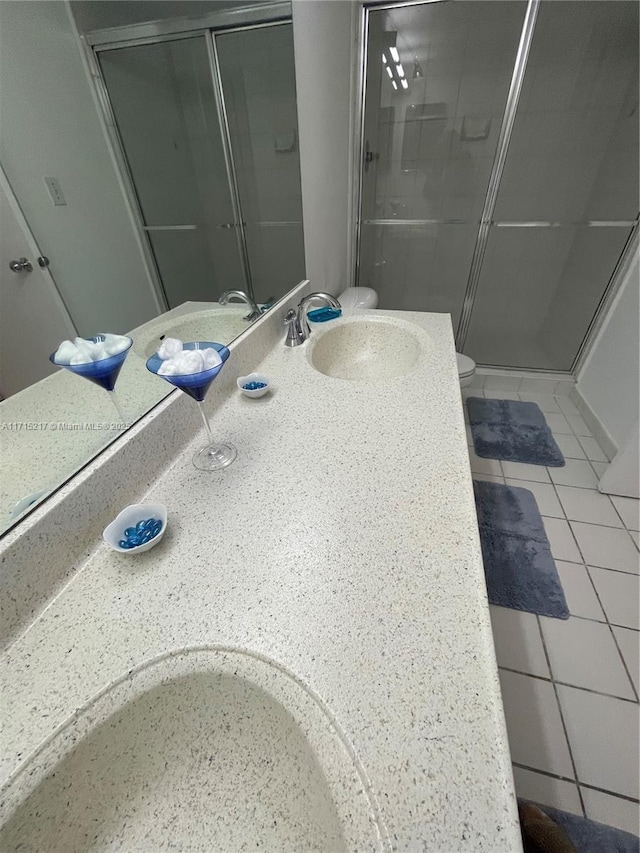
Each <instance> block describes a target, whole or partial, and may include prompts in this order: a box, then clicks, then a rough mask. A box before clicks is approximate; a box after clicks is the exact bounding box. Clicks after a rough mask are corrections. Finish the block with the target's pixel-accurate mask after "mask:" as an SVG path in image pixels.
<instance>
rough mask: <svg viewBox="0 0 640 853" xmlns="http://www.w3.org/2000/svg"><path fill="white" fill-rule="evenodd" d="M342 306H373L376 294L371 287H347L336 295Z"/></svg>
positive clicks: (376, 302)
mask: <svg viewBox="0 0 640 853" xmlns="http://www.w3.org/2000/svg"><path fill="white" fill-rule="evenodd" d="M338 301H339V302H340V305H342V307H343V308H375V307H376V306H377V304H378V294H377V293H376V291H375V290H374V289H373V288H372V287H347V289H346V290H343V291H342V293H340V294H339V295H338Z"/></svg>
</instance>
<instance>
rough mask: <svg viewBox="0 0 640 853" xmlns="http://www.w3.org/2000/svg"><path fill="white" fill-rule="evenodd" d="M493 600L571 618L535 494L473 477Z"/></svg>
mask: <svg viewBox="0 0 640 853" xmlns="http://www.w3.org/2000/svg"><path fill="white" fill-rule="evenodd" d="M473 488H474V492H475V496H476V509H477V511H478V525H479V527H480V543H481V545H482V559H483V561H484V573H485V577H486V581H487V593H488V596H489V601H490V602H491V604H498V605H500V606H501V607H511V608H512V609H513V610H526V611H527V612H528V613H538V614H539V615H540V616H555V617H556V618H557V619H568V618H569V608H568V607H567V601H566V599H565V597H564V591H563V589H562V584H561V583H560V578H559V577H558V570H557V569H556V564H555V563H554V561H553V557H552V556H551V548H550V546H549V540H548V539H547V534H546V533H545V530H544V525H543V522H542V518H541V516H540V512H539V511H538V505H537V503H536V499H535V498H534V496H533V495H532V494H531V492H530V491H529V490H528V489H520V488H516V487H514V486H502V485H500V484H499V483H486V482H484V481H480V480H474V481H473Z"/></svg>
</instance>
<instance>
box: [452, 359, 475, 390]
mask: <svg viewBox="0 0 640 853" xmlns="http://www.w3.org/2000/svg"><path fill="white" fill-rule="evenodd" d="M456 358H457V360H458V376H459V377H460V387H461V388H466V387H467V386H469V385H471V381H472V379H473V377H474V374H475V372H476V363H475V361H474V360H473V359H472V358H469V356H468V355H463V354H462V353H461V352H457V353H456Z"/></svg>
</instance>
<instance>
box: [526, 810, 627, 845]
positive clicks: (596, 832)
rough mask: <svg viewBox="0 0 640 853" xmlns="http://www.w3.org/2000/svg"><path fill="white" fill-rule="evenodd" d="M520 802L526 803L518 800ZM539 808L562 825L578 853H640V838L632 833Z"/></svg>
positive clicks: (584, 818)
mask: <svg viewBox="0 0 640 853" xmlns="http://www.w3.org/2000/svg"><path fill="white" fill-rule="evenodd" d="M518 802H519V803H524V802H526V801H525V800H518ZM536 805H537V804H536ZM538 808H539V809H540V810H541V811H543V812H544V813H545V814H547V815H548V816H549V817H550V818H551V820H555V822H556V823H559V824H560V826H561V827H562V828H563V829H564V831H565V832H566V833H567V835H568V836H569V838H570V839H571V841H572V842H573V844H574V846H575V848H576V850H577V851H578V853H639V851H640V841H639V839H638V836H637V835H632V834H631V833H630V832H623V831H622V830H621V829H616V828H615V827H613V826H605V824H603V823H596V822H595V821H594V820H589V819H588V818H586V817H578V816H577V815H574V814H569V812H563V811H560V809H552V808H551V806H542V805H538Z"/></svg>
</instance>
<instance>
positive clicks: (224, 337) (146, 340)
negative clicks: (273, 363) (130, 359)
mask: <svg viewBox="0 0 640 853" xmlns="http://www.w3.org/2000/svg"><path fill="white" fill-rule="evenodd" d="M248 310H249V306H248V305H242V306H232V305H229V306H225V307H224V308H208V309H206V310H204V311H194V312H193V313H192V314H183V315H181V316H179V317H173V318H171V319H169V320H167V319H165V320H164V321H163V318H162V317H158V319H157V320H156V321H154V322H153V323H152V324H150V325H149V326H148V328H146V329H142V330H141V331H140V332H138V333H137V334H134V341H133V348H132V349H133V352H135V353H137V354H138V355H139V356H140V357H141V358H144V359H147V358H149V356H151V355H153V354H154V353H155V352H157V351H158V347H159V346H160V344H161V343H162V341H163V340H164V339H165V338H178V339H179V340H181V341H183V342H186V341H215V342H216V343H219V344H225V345H226V344H229V343H231V341H232V340H233V339H234V338H237V337H238V335H240V334H242V332H244V330H245V329H248V328H249V326H250V323H248V322H247V321H246V320H243V317H245V316H246V314H247V312H248Z"/></svg>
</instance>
